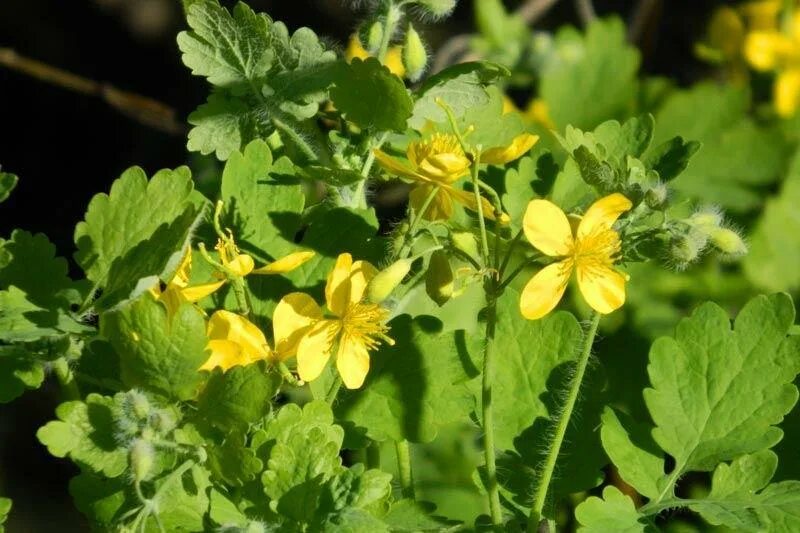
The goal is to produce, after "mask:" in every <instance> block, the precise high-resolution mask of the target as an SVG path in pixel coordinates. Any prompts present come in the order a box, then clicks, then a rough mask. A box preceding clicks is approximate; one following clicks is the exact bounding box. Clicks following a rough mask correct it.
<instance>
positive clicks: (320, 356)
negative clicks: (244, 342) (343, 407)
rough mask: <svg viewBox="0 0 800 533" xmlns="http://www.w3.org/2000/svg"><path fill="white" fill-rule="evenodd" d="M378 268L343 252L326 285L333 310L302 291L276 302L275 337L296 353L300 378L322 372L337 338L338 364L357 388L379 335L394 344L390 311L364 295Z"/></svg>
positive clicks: (287, 350) (351, 386)
mask: <svg viewBox="0 0 800 533" xmlns="http://www.w3.org/2000/svg"><path fill="white" fill-rule="evenodd" d="M376 273H377V269H376V268H375V267H374V266H372V265H371V264H370V263H368V262H366V261H353V258H352V257H351V256H350V254H347V253H344V254H341V255H339V257H338V258H337V260H336V265H335V266H334V268H333V270H332V271H331V272H330V274H328V282H327V285H326V286H325V301H326V305H327V308H328V311H329V315H327V316H326V315H324V314H323V311H322V309H321V308H320V307H319V306H318V305H317V303H316V302H315V301H314V299H313V298H312V297H311V296H309V295H307V294H305V293H302V292H294V293H291V294H287V295H286V296H284V297H283V299H282V300H281V302H280V303H279V304H278V307H277V308H276V310H275V314H274V316H273V323H274V327H275V333H276V338H277V337H281V338H282V339H283V342H284V343H285V347H284V348H283V349H284V353H291V354H296V355H297V372H298V374H300V378H301V379H303V380H305V381H312V380H314V379H316V378H317V377H319V375H320V374H321V373H322V370H323V369H324V368H325V365H326V364H327V362H328V359H329V358H330V356H331V353H332V351H333V349H334V345H337V344H338V347H337V350H336V368H337V370H338V371H339V375H341V376H342V382H343V383H344V385H345V387H347V388H348V389H357V388H358V387H360V386H361V385H362V384H363V383H364V379H365V378H366V376H367V372H368V371H369V352H370V351H372V350H374V349H375V348H377V346H378V345H379V344H380V343H381V341H384V342H387V343H389V344H393V341H392V340H391V339H390V338H389V337H387V335H386V333H387V331H388V327H387V326H386V325H385V322H386V319H387V318H388V312H387V311H386V310H385V309H383V308H382V307H380V306H379V305H377V304H374V303H370V302H367V301H365V292H366V288H367V285H368V284H369V282H370V280H372V278H374V277H375V275H376ZM277 342H280V341H277Z"/></svg>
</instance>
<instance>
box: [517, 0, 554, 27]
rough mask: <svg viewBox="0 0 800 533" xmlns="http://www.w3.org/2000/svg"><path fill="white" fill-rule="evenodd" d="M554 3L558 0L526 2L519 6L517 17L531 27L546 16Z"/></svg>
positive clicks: (528, 0)
mask: <svg viewBox="0 0 800 533" xmlns="http://www.w3.org/2000/svg"><path fill="white" fill-rule="evenodd" d="M556 2H558V0H527V1H526V2H524V3H523V4H522V5H521V6H519V9H517V15H518V16H519V17H521V18H522V20H524V21H525V24H528V25H531V24H533V23H534V22H536V21H537V20H539V19H540V18H542V17H543V16H544V15H546V14H547V12H548V11H550V8H551V7H553V6H554V5H556Z"/></svg>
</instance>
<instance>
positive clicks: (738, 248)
mask: <svg viewBox="0 0 800 533" xmlns="http://www.w3.org/2000/svg"><path fill="white" fill-rule="evenodd" d="M709 239H710V240H711V244H713V245H714V247H715V248H716V249H717V250H719V251H720V252H723V253H725V254H727V255H729V256H732V257H741V256H743V255H745V254H746V253H747V244H745V242H744V239H742V237H741V236H740V235H739V234H738V233H736V232H735V231H733V230H732V229H729V228H714V229H713V230H712V231H710V232H709Z"/></svg>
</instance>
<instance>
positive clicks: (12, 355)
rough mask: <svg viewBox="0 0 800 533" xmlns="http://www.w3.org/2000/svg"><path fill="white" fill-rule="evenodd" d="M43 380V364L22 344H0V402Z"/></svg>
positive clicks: (8, 400)
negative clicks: (33, 357) (32, 356)
mask: <svg viewBox="0 0 800 533" xmlns="http://www.w3.org/2000/svg"><path fill="white" fill-rule="evenodd" d="M43 381H44V366H43V365H42V364H41V363H40V362H38V361H35V360H33V359H32V358H31V356H30V354H29V353H28V351H27V350H26V349H25V348H23V347H22V346H19V345H16V346H0V403H8V402H10V401H12V400H14V399H16V398H17V397H19V396H20V395H21V394H22V393H23V392H25V391H26V390H27V389H38V388H39V387H41V385H42V382H43Z"/></svg>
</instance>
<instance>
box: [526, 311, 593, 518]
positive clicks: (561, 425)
mask: <svg viewBox="0 0 800 533" xmlns="http://www.w3.org/2000/svg"><path fill="white" fill-rule="evenodd" d="M600 317H601V315H600V313H598V312H596V311H595V312H594V313H593V314H592V321H591V324H590V325H589V331H588V332H587V333H586V337H585V338H584V340H583V351H582V352H581V355H580V359H578V366H577V368H576V369H575V375H574V376H573V377H572V382H571V383H570V386H569V392H568V395H567V403H566V404H565V405H564V409H563V410H562V411H561V414H560V416H559V420H558V425H557V426H556V432H555V435H553V440H552V442H551V443H550V449H549V450H548V452H547V459H546V461H545V465H544V470H543V471H542V474H541V476H540V477H539V482H538V486H537V487H536V495H535V497H534V500H533V506H532V507H531V513H530V515H529V516H528V530H529V531H536V529H537V528H538V527H539V522H540V521H541V519H542V511H543V510H544V504H545V501H546V500H547V492H548V490H549V488H550V482H551V480H552V478H553V470H554V469H555V467H556V462H557V461H558V456H559V454H560V453H561V446H562V444H563V443H564V435H566V433H567V428H568V427H569V421H570V418H571V417H572V412H573V411H574V409H575V403H576V402H577V400H578V394H579V393H580V390H581V384H582V382H583V377H584V375H585V374H586V367H587V365H588V363H589V356H590V355H591V353H592V344H593V343H594V338H595V335H597V326H598V324H600Z"/></svg>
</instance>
